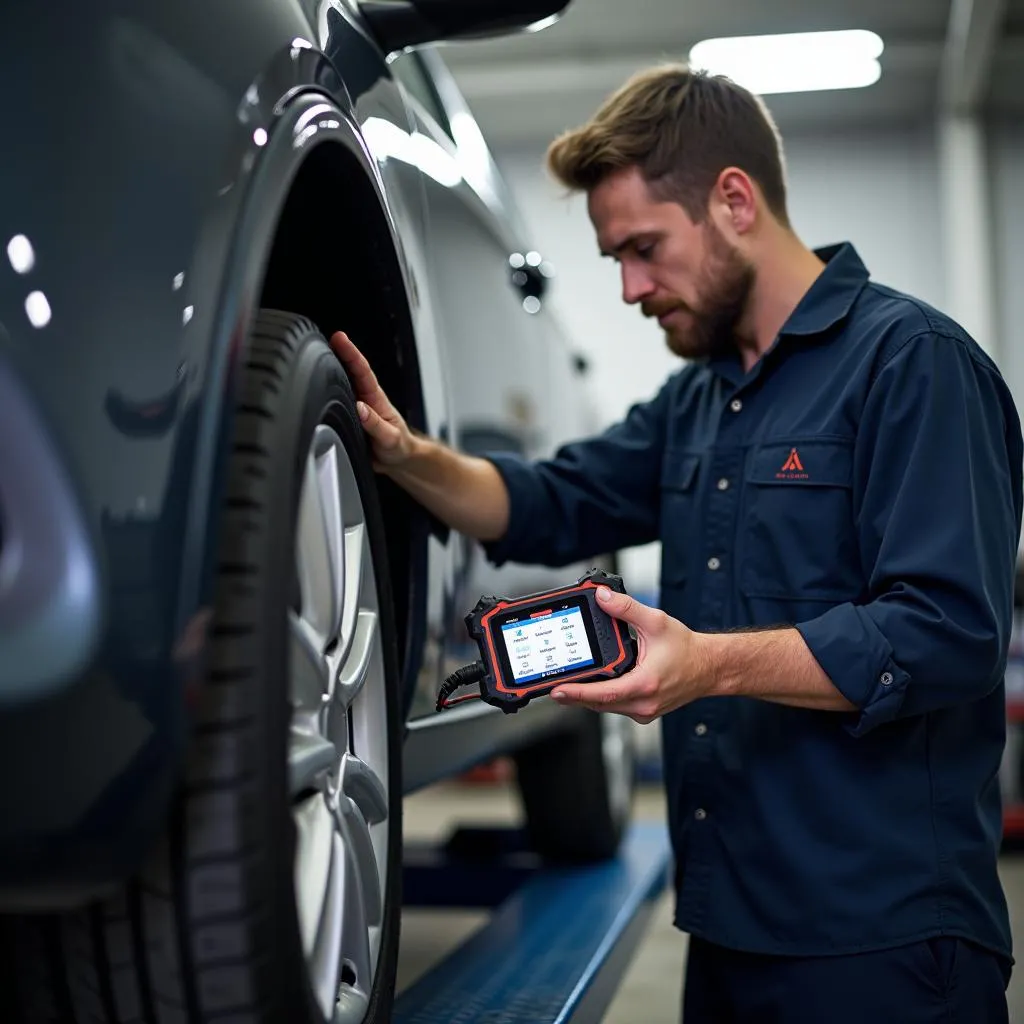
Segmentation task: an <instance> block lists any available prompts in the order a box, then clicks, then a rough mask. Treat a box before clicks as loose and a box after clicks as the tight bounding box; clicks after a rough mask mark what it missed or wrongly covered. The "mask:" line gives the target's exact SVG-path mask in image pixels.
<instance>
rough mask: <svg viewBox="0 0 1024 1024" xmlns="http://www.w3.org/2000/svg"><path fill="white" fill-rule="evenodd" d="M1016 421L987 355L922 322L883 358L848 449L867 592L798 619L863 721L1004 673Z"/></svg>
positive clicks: (1018, 451) (938, 701)
mask: <svg viewBox="0 0 1024 1024" xmlns="http://www.w3.org/2000/svg"><path fill="white" fill-rule="evenodd" d="M1022 459H1024V454H1022V444H1021V432H1020V423H1019V419H1018V416H1017V412H1016V409H1015V408H1014V404H1013V401H1012V398H1011V397H1010V394H1009V390H1008V389H1007V387H1006V384H1005V382H1004V381H1003V380H1002V378H1001V376H1000V375H999V373H998V371H997V370H996V367H995V366H994V364H993V363H992V362H991V361H990V360H989V359H988V357H987V356H985V355H984V353H982V352H981V350H980V349H977V348H976V347H975V346H974V345H973V343H971V342H970V341H969V340H968V339H966V338H959V337H955V336H951V335H946V334H942V333H936V332H928V333H925V334H920V335H917V336H915V337H913V338H911V339H910V340H909V341H908V342H906V343H904V344H902V346H901V347H900V348H899V349H898V350H897V351H896V352H895V353H893V354H891V355H890V356H889V358H888V359H887V360H886V361H884V362H883V364H882V365H881V367H880V369H879V370H878V372H877V376H876V379H875V381H874V383H873V385H872V387H871V390H870V393H869V397H868V400H867V403H866V405H865V408H864V411H863V418H862V421H861V424H860V429H859V432H858V440H857V446H856V452H855V458H854V477H855V479H854V516H855V521H856V525H857V531H858V536H859V539H860V548H861V552H862V558H863V559H864V563H865V573H866V575H867V577H868V578H869V590H868V595H867V600H866V601H865V602H864V603H857V604H855V603H846V604H841V605H837V606H836V607H834V608H832V609H830V610H829V611H827V612H825V613H824V614H823V615H821V616H820V617H818V618H815V619H813V620H810V621H806V622H803V623H799V624H798V625H797V629H798V630H799V631H800V633H801V635H802V636H803V638H804V640H805V642H806V643H807V646H808V648H809V649H810V651H811V653H812V654H813V655H814V657H815V658H816V660H817V661H818V663H819V664H820V665H821V667H822V669H823V671H824V672H825V673H826V674H827V675H828V676H829V678H830V679H831V680H832V683H833V684H834V685H835V686H836V687H837V689H839V690H840V691H841V692H842V693H843V695H844V696H845V697H846V698H847V699H848V700H850V701H851V702H852V703H853V704H854V705H856V706H857V707H858V708H859V709H860V712H859V715H857V716H856V719H855V720H854V721H852V722H851V723H850V724H849V726H848V728H849V729H850V731H851V732H852V733H853V734H854V735H860V734H863V733H865V732H867V731H869V730H871V729H873V728H875V727H876V726H878V725H881V724H883V723H885V722H888V721H891V720H892V719H894V718H897V717H903V716H910V715H918V714H924V713H926V712H928V711H932V710H935V709H938V708H944V707H950V706H953V705H955V704H957V703H960V702H966V701H971V700H974V699H977V698H980V697H982V696H984V695H985V694H987V693H989V692H990V691H991V690H992V689H993V688H994V687H995V686H997V685H998V684H999V682H1000V680H1001V679H1002V676H1003V672H1004V670H1005V666H1006V653H1007V648H1008V642H1009V633H1010V628H1011V624H1012V618H1013V578H1014V566H1015V560H1016V554H1017V546H1018V542H1019V536H1020V524H1021V504H1022V499H1021V465H1022Z"/></svg>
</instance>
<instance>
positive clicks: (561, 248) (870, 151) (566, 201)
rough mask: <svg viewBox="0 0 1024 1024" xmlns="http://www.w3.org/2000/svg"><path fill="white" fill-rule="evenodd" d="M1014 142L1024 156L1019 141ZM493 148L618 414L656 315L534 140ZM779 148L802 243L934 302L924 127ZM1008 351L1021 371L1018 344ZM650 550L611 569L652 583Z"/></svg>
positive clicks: (641, 367) (569, 325) (640, 586)
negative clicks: (625, 283)
mask: <svg viewBox="0 0 1024 1024" xmlns="http://www.w3.org/2000/svg"><path fill="white" fill-rule="evenodd" d="M1015 152H1016V155H1017V158H1018V159H1020V160H1024V146H1021V147H1019V148H1018V149H1017V150H1016V151H1015ZM495 155H496V157H497V159H498V162H499V163H500V165H501V166H502V168H503V170H504V173H505V174H506V176H507V178H508V181H509V185H510V187H511V188H512V191H513V194H514V195H515V197H516V199H517V201H518V203H519V204H520V206H521V209H522V213H523V216H524V219H525V220H526V223H527V226H528V228H529V230H531V231H532V232H533V244H534V245H535V246H536V248H537V249H538V250H540V251H541V252H542V253H543V255H544V256H545V257H546V258H547V259H549V260H551V261H552V263H554V265H555V268H556V270H557V272H558V277H557V280H556V285H555V288H554V289H553V295H552V305H554V306H555V308H556V314H557V315H558V316H559V317H560V318H561V320H562V322H563V324H564V326H565V328H566V329H567V331H568V332H569V335H570V337H571V338H572V340H573V342H574V343H575V344H576V345H577V346H578V347H579V348H580V349H581V350H583V351H584V352H586V353H587V354H588V355H589V356H591V358H592V362H593V367H594V368H593V372H592V374H591V378H590V379H591V385H590V386H591V388H592V389H593V391H594V393H595V395H597V396H599V397H600V399H601V404H602V410H603V413H604V417H605V419H606V420H607V421H610V420H612V419H615V418H618V417H620V416H621V415H622V414H623V413H624V412H625V411H626V409H627V408H628V406H629V404H630V403H631V402H632V401H636V400H638V399H643V398H646V397H647V396H649V395H650V394H652V393H653V392H654V391H655V390H656V389H657V388H658V386H659V385H660V384H661V382H662V381H663V380H664V378H665V376H666V375H667V374H668V373H670V372H672V370H673V369H674V368H676V367H677V366H678V365H679V364H678V360H677V359H675V357H673V356H671V355H670V354H669V353H668V352H667V350H666V349H665V345H664V341H663V340H662V336H661V332H660V330H659V329H658V327H657V324H651V323H649V322H647V321H645V320H644V319H643V318H642V317H641V316H640V314H639V312H637V311H636V310H635V309H632V308H629V307H627V306H625V305H624V304H623V302H622V301H621V298H620V291H619V280H618V274H617V272H616V267H615V265H614V263H612V262H611V261H610V260H602V259H600V257H599V256H598V255H597V248H596V243H595V241H594V238H593V231H592V229H591V226H590V222H589V220H588V219H587V216H586V208H585V205H584V203H583V201H582V200H581V199H580V198H579V197H568V198H566V197H565V196H564V193H563V192H562V190H561V189H560V188H558V187H557V186H555V185H553V184H552V183H551V181H550V179H549V178H548V177H547V175H546V172H545V171H544V169H543V155H544V151H543V147H542V146H541V145H538V146H536V147H533V148H530V147H521V148H517V149H512V150H499V151H498V152H496V154H495ZM786 157H787V166H788V171H789V181H790V214H791V217H792V219H793V222H794V226H795V227H796V229H797V231H798V232H799V233H800V235H801V237H803V239H804V240H805V241H806V242H807V243H808V244H810V245H814V246H817V245H823V244H826V243H828V242H832V241H840V240H850V241H853V242H854V244H855V245H856V246H857V249H858V251H859V252H860V254H861V256H862V258H863V259H864V260H865V262H866V263H867V266H868V268H869V269H870V270H871V272H872V274H873V275H874V277H875V278H876V279H878V280H880V281H884V282H885V283H886V284H890V285H892V286H893V287H896V288H901V289H905V290H907V291H910V292H913V293H915V294H917V295H918V296H920V297H921V298H922V299H924V300H925V301H928V302H931V303H933V304H935V305H936V306H939V307H940V308H941V306H942V275H943V268H942V259H941V249H940V246H941V226H940V224H939V216H938V214H939V190H938V189H939V186H938V171H937V165H936V161H935V139H934V135H933V133H932V132H931V131H930V130H925V129H921V130H910V131H898V132H897V131H891V132H874V133H870V134H867V133H863V132H861V133H847V134H845V135H843V136H840V135H838V134H837V135H835V136H832V137H829V136H823V135H821V134H820V133H819V134H815V135H814V136H813V137H810V136H804V137H801V136H792V137H789V138H787V139H786ZM1021 166H1024V165H1022V164H1020V163H1018V164H1017V167H1018V168H1019V167H1021ZM1017 180H1018V181H1019V180H1021V179H1020V177H1019V176H1018V178H1017ZM1009 187H1010V186H1009V181H1008V179H1007V183H1006V188H1007V189H1009ZM1021 217H1022V218H1024V213H1022V214H1021ZM1022 226H1024V225H1022ZM1021 234H1022V233H1021V232H1020V231H1018V232H1017V235H1018V237H1019V236H1020V235H1021ZM1022 244H1024V243H1022ZM1019 255H1020V257H1021V259H1020V261H1019V262H1018V263H1017V268H1018V270H1019V271H1024V249H1021V250H1019ZM1021 279H1022V278H1021V273H1018V274H1017V280H1018V281H1019V280H1021ZM1018 292H1019V294H1017V295H1015V296H1014V301H1015V302H1018V303H1019V304H1020V308H1019V310H1018V314H1019V315H1018V319H1019V320H1020V322H1024V290H1020V289H1018ZM1020 358H1021V364H1022V365H1021V374H1022V381H1024V354H1022V355H1021V357H1020ZM657 559H658V549H657V546H656V545H655V546H651V547H648V548H644V549H639V550H637V551H634V552H629V553H627V555H626V557H625V559H624V566H623V568H624V571H625V572H626V573H627V574H628V577H629V582H630V585H631V586H632V588H633V589H634V590H638V591H646V590H653V588H654V586H655V585H656V582H657V564H658V562H657Z"/></svg>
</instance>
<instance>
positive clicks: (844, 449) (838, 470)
mask: <svg viewBox="0 0 1024 1024" xmlns="http://www.w3.org/2000/svg"><path fill="white" fill-rule="evenodd" d="M747 480H748V482H750V483H752V484H760V485H765V484H780V485H785V486H793V485H795V486H797V487H801V486H802V487H845V488H851V487H852V486H853V482H852V481H853V442H852V441H847V440H845V439H843V440H839V439H836V440H823V439H820V438H814V439H813V440H810V441H793V442H788V441H786V442H772V443H771V444H766V445H763V446H762V447H761V448H758V449H757V450H756V451H754V452H753V453H752V455H751V460H750V465H749V468H748V471H747Z"/></svg>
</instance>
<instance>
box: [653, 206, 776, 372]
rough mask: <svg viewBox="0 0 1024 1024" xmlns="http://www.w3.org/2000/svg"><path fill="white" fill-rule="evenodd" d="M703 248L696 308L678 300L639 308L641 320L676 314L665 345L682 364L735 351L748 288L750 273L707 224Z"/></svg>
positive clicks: (668, 326)
mask: <svg viewBox="0 0 1024 1024" xmlns="http://www.w3.org/2000/svg"><path fill="white" fill-rule="evenodd" d="M707 231H708V236H707V237H708V248H707V255H706V256H705V258H704V264H703V266H702V267H701V272H700V280H699V281H698V287H697V295H698V299H697V304H696V305H695V306H688V305H687V304H686V303H684V302H682V301H681V300H679V299H671V300H661V301H659V302H645V303H643V305H642V310H643V314H644V316H647V317H661V316H664V315H665V314H666V313H676V314H677V315H676V317H675V318H674V320H673V322H671V323H669V324H666V325H665V328H664V330H665V343H666V344H667V345H668V347H669V349H670V351H671V352H673V353H674V354H675V355H677V356H680V357H681V358H683V359H703V358H715V357H719V356H724V355H729V354H731V353H733V352H735V351H736V325H737V324H738V323H739V320H740V317H742V316H743V313H744V311H745V310H746V308H747V302H748V301H749V299H750V293H751V291H752V290H753V288H754V280H755V277H756V274H755V271H754V267H753V265H752V264H750V263H748V262H747V261H746V260H745V259H744V258H743V257H742V256H741V255H740V254H739V252H737V251H736V250H735V249H733V248H732V247H730V245H729V243H728V242H726V240H725V238H723V237H722V234H721V232H720V231H718V229H717V228H715V227H714V225H712V224H708V227H707Z"/></svg>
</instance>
